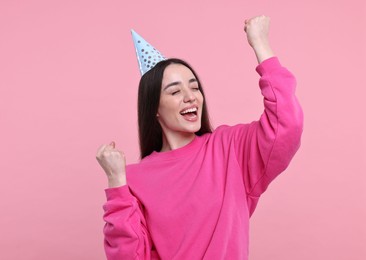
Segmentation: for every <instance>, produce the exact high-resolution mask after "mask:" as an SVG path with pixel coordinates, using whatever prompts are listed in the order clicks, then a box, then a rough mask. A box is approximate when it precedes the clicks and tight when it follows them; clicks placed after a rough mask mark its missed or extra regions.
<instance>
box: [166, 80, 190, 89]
mask: <svg viewBox="0 0 366 260" xmlns="http://www.w3.org/2000/svg"><path fill="white" fill-rule="evenodd" d="M188 82H189V83H193V82H197V79H196V78H191V79H190V80H189V81H188ZM179 84H181V82H180V81H174V82H172V83H169V84H168V85H166V86H165V87H164V89H163V90H166V89H167V88H169V87H172V86H175V85H179Z"/></svg>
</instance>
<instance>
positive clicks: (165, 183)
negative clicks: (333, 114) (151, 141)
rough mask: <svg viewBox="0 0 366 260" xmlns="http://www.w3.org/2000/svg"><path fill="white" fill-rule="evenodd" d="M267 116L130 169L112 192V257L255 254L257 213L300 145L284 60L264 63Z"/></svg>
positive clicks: (108, 239)
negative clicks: (251, 244) (252, 223)
mask: <svg viewBox="0 0 366 260" xmlns="http://www.w3.org/2000/svg"><path fill="white" fill-rule="evenodd" d="M256 70H257V72H258V73H259V74H260V76H261V79H260V82H259V85H260V88H261V91H262V95H263V96H264V107H265V109H264V113H263V114H262V115H261V117H260V120H259V121H254V122H252V123H250V124H239V125H236V126H232V127H230V126H220V127H218V128H217V129H216V130H215V131H214V132H213V133H212V134H205V135H203V136H201V137H198V136H197V137H196V138H195V139H194V140H193V141H192V142H191V143H190V144H188V145H186V146H184V147H182V148H179V149H176V150H172V151H168V152H153V153H152V154H151V155H149V156H147V157H145V158H144V159H143V160H141V162H140V163H138V164H133V165H128V166H127V183H128V186H127V185H125V186H122V187H118V188H111V189H106V195H107V203H106V204H105V205H104V210H105V215H104V220H105V221H106V225H105V228H104V234H105V251H106V255H107V258H108V259H113V260H114V259H116V260H117V259H167V260H171V259H182V260H186V259H187V260H188V259H189V260H194V259H209V260H215V259H229V260H236V259H238V260H239V259H244V260H245V259H248V235H249V217H250V216H251V214H252V213H253V211H254V209H255V207H256V205H257V202H258V199H259V197H260V195H261V194H262V193H263V192H264V191H265V190H266V189H267V187H268V184H269V183H270V182H271V181H272V180H273V179H274V178H275V177H276V176H277V175H278V174H280V173H281V172H282V171H284V170H285V169H286V167H287V166H288V165H289V163H290V161H291V159H292V157H293V156H294V155H295V153H296V151H297V150H298V148H299V146H300V137H301V133H302V127H303V113H302V110H301V107H300V105H299V103H298V101H297V99H296V97H295V85H296V80H295V78H294V76H293V75H292V74H291V73H290V72H289V71H288V70H286V69H285V68H284V67H282V66H281V65H280V63H279V61H278V59H277V57H272V58H270V59H267V60H265V61H263V62H262V63H261V64H259V65H258V67H257V68H256Z"/></svg>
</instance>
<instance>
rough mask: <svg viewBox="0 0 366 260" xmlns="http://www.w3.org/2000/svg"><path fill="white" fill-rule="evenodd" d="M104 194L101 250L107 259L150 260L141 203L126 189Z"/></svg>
mask: <svg viewBox="0 0 366 260" xmlns="http://www.w3.org/2000/svg"><path fill="white" fill-rule="evenodd" d="M105 192H106V196H107V202H106V204H105V205H104V206H103V209H104V212H105V213H104V221H105V222H106V223H105V226H104V249H105V253H106V256H107V259H108V260H120V259H150V258H151V257H150V254H151V247H152V246H151V245H152V241H151V238H150V235H149V233H148V230H147V227H146V221H145V218H144V215H143V213H142V208H141V203H140V202H139V201H138V200H137V198H136V197H134V196H133V195H132V194H131V192H130V190H129V187H128V186H127V185H124V186H122V187H117V188H109V189H106V190H105Z"/></svg>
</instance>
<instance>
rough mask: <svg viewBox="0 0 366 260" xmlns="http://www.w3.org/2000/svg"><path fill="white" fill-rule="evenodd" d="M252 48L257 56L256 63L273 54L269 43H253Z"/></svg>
mask: <svg viewBox="0 0 366 260" xmlns="http://www.w3.org/2000/svg"><path fill="white" fill-rule="evenodd" d="M253 50H254V52H255V55H256V57H257V60H258V63H261V62H262V61H264V60H266V59H269V58H271V57H273V56H275V55H274V52H273V51H272V49H271V47H270V46H269V44H258V45H255V46H253Z"/></svg>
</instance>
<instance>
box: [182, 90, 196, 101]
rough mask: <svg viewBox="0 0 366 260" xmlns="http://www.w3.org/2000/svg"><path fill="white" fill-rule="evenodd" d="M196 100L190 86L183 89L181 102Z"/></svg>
mask: <svg viewBox="0 0 366 260" xmlns="http://www.w3.org/2000/svg"><path fill="white" fill-rule="evenodd" d="M195 100H196V96H195V95H194V93H193V91H192V90H191V89H190V88H187V89H186V90H185V91H184V97H183V102H184V103H191V102H193V101H195Z"/></svg>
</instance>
